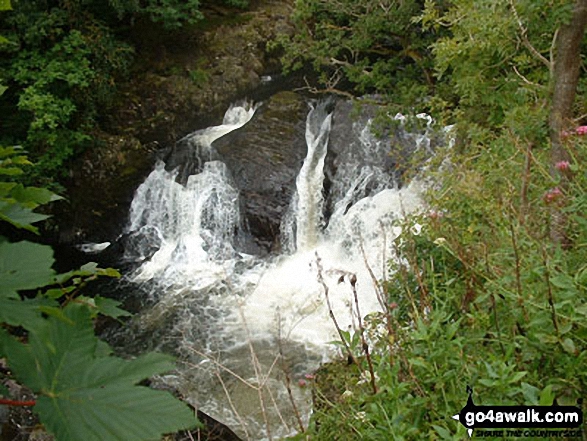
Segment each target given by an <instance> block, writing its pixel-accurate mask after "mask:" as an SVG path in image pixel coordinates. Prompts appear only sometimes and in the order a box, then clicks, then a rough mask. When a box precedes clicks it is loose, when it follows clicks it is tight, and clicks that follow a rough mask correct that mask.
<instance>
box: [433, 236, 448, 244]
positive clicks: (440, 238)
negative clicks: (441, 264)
mask: <svg viewBox="0 0 587 441" xmlns="http://www.w3.org/2000/svg"><path fill="white" fill-rule="evenodd" d="M434 243H435V244H436V245H439V246H440V245H444V244H445V243H446V239H445V238H444V237H439V238H438V239H436V240H435V241H434Z"/></svg>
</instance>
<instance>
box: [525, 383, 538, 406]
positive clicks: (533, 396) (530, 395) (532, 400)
mask: <svg viewBox="0 0 587 441" xmlns="http://www.w3.org/2000/svg"><path fill="white" fill-rule="evenodd" d="M521 386H522V393H523V394H524V398H525V400H526V403H527V404H529V405H536V404H538V392H539V389H538V388H537V387H534V386H532V385H531V384H528V383H524V382H522V383H521Z"/></svg>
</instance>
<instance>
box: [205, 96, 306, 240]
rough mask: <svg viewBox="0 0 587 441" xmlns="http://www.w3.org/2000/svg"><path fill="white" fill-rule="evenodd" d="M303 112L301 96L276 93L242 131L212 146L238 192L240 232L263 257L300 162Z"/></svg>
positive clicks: (276, 229)
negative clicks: (244, 232) (242, 226)
mask: <svg viewBox="0 0 587 441" xmlns="http://www.w3.org/2000/svg"><path fill="white" fill-rule="evenodd" d="M308 110H309V109H308V105H307V104H306V102H305V100H304V99H303V98H302V97H301V96H299V95H297V94H295V93H293V92H281V93H278V94H276V95H274V96H273V97H272V98H271V99H269V100H268V101H266V102H264V103H263V104H262V105H261V107H260V108H259V109H258V110H257V112H256V114H255V116H254V117H253V119H252V120H251V121H250V122H249V123H247V124H246V125H245V126H244V127H242V128H240V129H238V130H235V131H234V132H231V133H229V134H228V135H226V136H223V137H222V138H220V139H218V140H216V141H215V142H214V143H213V144H212V146H213V147H214V148H215V150H216V151H217V153H218V155H219V157H220V158H221V160H222V161H223V162H225V163H226V165H227V166H228V169H229V171H230V173H231V175H232V177H233V179H234V181H235V184H236V187H237V188H238V189H239V198H240V201H241V204H242V206H241V209H242V210H241V213H242V214H243V217H244V221H245V228H246V229H247V230H248V231H249V232H250V234H251V235H252V237H253V238H254V241H255V242H256V244H257V245H258V246H259V247H260V248H261V249H263V250H266V251H269V250H270V249H271V248H275V247H276V246H279V234H280V224H281V219H282V218H283V216H284V215H285V213H286V211H287V209H288V207H289V204H290V202H291V199H292V196H293V194H294V192H295V180H296V176H297V174H298V172H299V170H300V167H301V165H302V163H303V160H304V158H305V156H306V151H307V149H306V141H305V131H306V123H305V121H306V115H307V113H308Z"/></svg>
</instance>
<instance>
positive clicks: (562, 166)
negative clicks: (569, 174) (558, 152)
mask: <svg viewBox="0 0 587 441" xmlns="http://www.w3.org/2000/svg"><path fill="white" fill-rule="evenodd" d="M554 168H556V169H557V170H558V171H562V172H566V171H569V170H570V169H571V164H570V163H569V161H559V162H557V163H556V164H554Z"/></svg>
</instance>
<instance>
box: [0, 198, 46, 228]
mask: <svg viewBox="0 0 587 441" xmlns="http://www.w3.org/2000/svg"><path fill="white" fill-rule="evenodd" d="M47 218H49V216H47V215H46V214H39V213H35V212H33V209H32V208H29V207H25V206H23V205H22V204H20V203H18V202H11V201H0V219H2V220H4V221H6V222H10V223H11V224H12V225H14V226H15V227H17V228H24V229H27V230H29V231H32V232H33V233H37V232H38V229H37V228H36V227H33V226H32V225H31V224H34V223H35V222H40V221H43V220H45V219H47Z"/></svg>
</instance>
